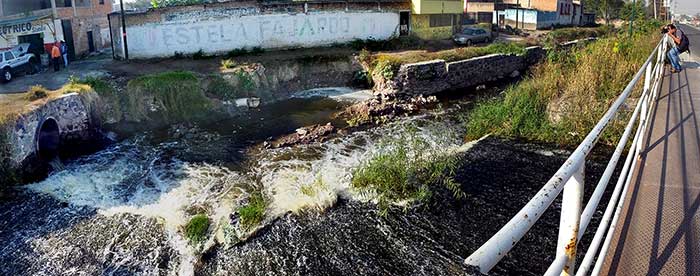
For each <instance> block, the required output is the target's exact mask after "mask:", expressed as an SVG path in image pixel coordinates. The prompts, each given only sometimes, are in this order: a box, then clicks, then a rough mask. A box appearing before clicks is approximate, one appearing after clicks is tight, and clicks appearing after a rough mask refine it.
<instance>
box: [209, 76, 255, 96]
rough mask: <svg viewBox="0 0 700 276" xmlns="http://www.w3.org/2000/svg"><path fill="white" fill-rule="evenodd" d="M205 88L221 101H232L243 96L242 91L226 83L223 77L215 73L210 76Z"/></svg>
mask: <svg viewBox="0 0 700 276" xmlns="http://www.w3.org/2000/svg"><path fill="white" fill-rule="evenodd" d="M206 89H207V94H209V95H211V96H213V97H215V98H217V99H220V100H223V101H232V100H235V99H238V98H242V97H245V93H244V92H243V91H240V89H236V87H234V86H233V85H231V84H230V83H228V82H227V81H226V80H224V78H222V77H221V76H217V75H213V76H210V78H209V84H208V85H207V87H206Z"/></svg>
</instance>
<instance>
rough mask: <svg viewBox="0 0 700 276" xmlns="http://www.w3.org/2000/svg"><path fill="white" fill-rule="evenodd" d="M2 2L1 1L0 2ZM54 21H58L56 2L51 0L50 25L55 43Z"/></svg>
mask: <svg viewBox="0 0 700 276" xmlns="http://www.w3.org/2000/svg"><path fill="white" fill-rule="evenodd" d="M0 1H2V0H0ZM56 19H58V11H57V10H56V0H51V24H52V25H53V32H51V33H52V34H53V40H54V41H56V40H58V38H57V37H56Z"/></svg>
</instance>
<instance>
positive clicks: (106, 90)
mask: <svg viewBox="0 0 700 276" xmlns="http://www.w3.org/2000/svg"><path fill="white" fill-rule="evenodd" d="M78 83H80V84H85V85H89V86H90V87H91V88H92V90H94V91H95V92H97V94H98V95H100V96H113V95H114V94H115V93H116V91H115V89H114V87H113V86H112V85H110V84H109V83H108V82H106V81H105V80H103V79H100V78H96V77H86V78H84V79H81V80H79V81H78Z"/></svg>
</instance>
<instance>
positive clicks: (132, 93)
mask: <svg viewBox="0 0 700 276" xmlns="http://www.w3.org/2000/svg"><path fill="white" fill-rule="evenodd" d="M202 92H203V91H202V89H201V88H200V86H199V80H198V79H197V77H196V76H195V75H194V73H192V72H186V71H171V72H165V73H159V74H153V75H146V76H142V77H139V78H136V79H133V80H131V81H129V83H128V84H127V90H126V93H127V94H128V95H127V98H126V106H125V112H124V113H127V114H129V115H130V116H133V117H134V118H144V117H146V114H145V112H146V111H147V110H152V109H153V108H152V107H151V106H155V107H154V108H162V109H164V110H159V111H161V113H162V115H165V117H164V118H162V119H164V120H166V121H167V120H190V119H196V118H200V117H202V116H204V115H205V112H206V111H208V110H209V108H210V106H211V102H210V100H209V99H208V98H207V97H206V96H204V93H202ZM150 97H152V100H148V101H146V100H145V99H150Z"/></svg>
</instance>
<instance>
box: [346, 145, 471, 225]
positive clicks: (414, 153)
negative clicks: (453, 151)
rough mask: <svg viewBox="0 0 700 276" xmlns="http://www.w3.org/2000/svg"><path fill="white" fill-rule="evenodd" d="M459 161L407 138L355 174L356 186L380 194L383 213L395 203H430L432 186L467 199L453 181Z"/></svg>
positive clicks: (386, 146) (387, 147)
mask: <svg viewBox="0 0 700 276" xmlns="http://www.w3.org/2000/svg"><path fill="white" fill-rule="evenodd" d="M457 162H458V160H457V159H456V157H454V156H451V155H449V154H443V153H440V152H439V150H430V149H429V146H428V143H427V141H425V140H423V139H421V138H418V137H417V136H416V135H412V134H409V135H404V136H403V137H400V138H398V139H395V140H392V141H390V142H388V143H385V145H384V146H383V147H382V150H381V151H380V153H379V154H376V155H374V156H373V157H372V158H371V159H369V161H367V162H366V163H364V164H362V166H360V167H359V168H358V169H357V170H355V171H354V172H353V174H352V182H351V184H352V186H353V187H354V188H357V189H359V190H360V191H363V192H376V193H377V195H378V197H379V198H378V200H379V208H380V210H381V211H382V213H383V214H385V213H386V211H387V210H388V207H389V206H390V205H391V204H392V203H395V202H398V201H404V200H417V201H426V200H427V199H429V198H430V196H431V190H430V186H431V185H443V186H444V187H446V188H447V189H449V190H450V191H451V192H452V193H453V195H454V196H455V197H456V198H462V197H464V192H462V190H461V187H460V185H459V184H458V183H456V182H455V181H454V179H453V176H454V174H455V170H456V168H457Z"/></svg>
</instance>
